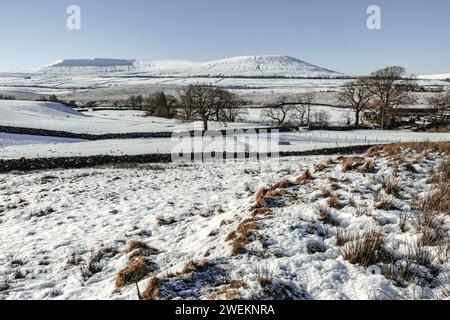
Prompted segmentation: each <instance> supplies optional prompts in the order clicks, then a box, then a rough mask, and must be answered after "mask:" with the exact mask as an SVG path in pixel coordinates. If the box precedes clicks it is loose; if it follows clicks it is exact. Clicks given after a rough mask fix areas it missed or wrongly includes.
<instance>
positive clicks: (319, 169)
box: [314, 163, 327, 172]
mask: <svg viewBox="0 0 450 320" xmlns="http://www.w3.org/2000/svg"><path fill="white" fill-rule="evenodd" d="M325 169H327V166H326V165H324V164H321V163H319V164H316V165H314V172H322V171H325Z"/></svg>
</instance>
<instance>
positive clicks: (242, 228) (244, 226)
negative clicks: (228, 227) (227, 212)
mask: <svg viewBox="0 0 450 320" xmlns="http://www.w3.org/2000/svg"><path fill="white" fill-rule="evenodd" d="M252 230H258V224H257V223H256V220H255V219H245V220H243V221H242V222H241V223H240V224H239V225H238V227H237V231H238V232H239V233H240V234H241V235H243V236H244V237H247V236H248V234H249V233H250V231H252Z"/></svg>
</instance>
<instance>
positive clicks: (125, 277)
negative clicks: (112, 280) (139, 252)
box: [116, 257, 150, 289]
mask: <svg viewBox="0 0 450 320" xmlns="http://www.w3.org/2000/svg"><path fill="white" fill-rule="evenodd" d="M149 273H150V268H149V266H148V265H147V263H146V261H145V259H144V258H142V257H135V258H133V259H132V260H131V261H130V262H129V263H128V266H127V267H126V268H125V269H122V270H121V271H119V273H118V274H117V277H116V288H117V289H121V288H123V287H125V286H127V285H130V284H133V283H136V282H139V281H141V280H142V279H144V278H146V277H147V276H148V274H149Z"/></svg>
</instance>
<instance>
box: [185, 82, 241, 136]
mask: <svg viewBox="0 0 450 320" xmlns="http://www.w3.org/2000/svg"><path fill="white" fill-rule="evenodd" d="M179 101H180V103H179V104H180V109H181V111H182V119H183V120H185V121H192V120H198V121H202V122H203V129H204V130H205V131H206V130H208V122H209V121H217V122H223V123H227V122H235V121H236V120H238V118H240V117H241V116H243V115H245V114H246V113H247V111H246V109H245V108H244V106H245V104H246V103H245V101H243V100H242V99H240V98H239V97H238V96H237V95H236V94H234V93H232V92H230V91H227V90H225V89H222V88H218V87H212V86H203V85H190V86H188V87H187V88H186V89H184V90H183V91H182V92H181V93H180V97H179Z"/></svg>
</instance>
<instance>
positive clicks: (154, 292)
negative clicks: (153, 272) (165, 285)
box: [139, 277, 160, 301]
mask: <svg viewBox="0 0 450 320" xmlns="http://www.w3.org/2000/svg"><path fill="white" fill-rule="evenodd" d="M159 284H160V280H159V279H158V278H156V277H153V278H151V279H150V281H149V282H148V284H147V287H146V288H145V291H144V292H142V295H140V297H139V298H140V299H141V300H148V301H150V300H159V288H158V287H159Z"/></svg>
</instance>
